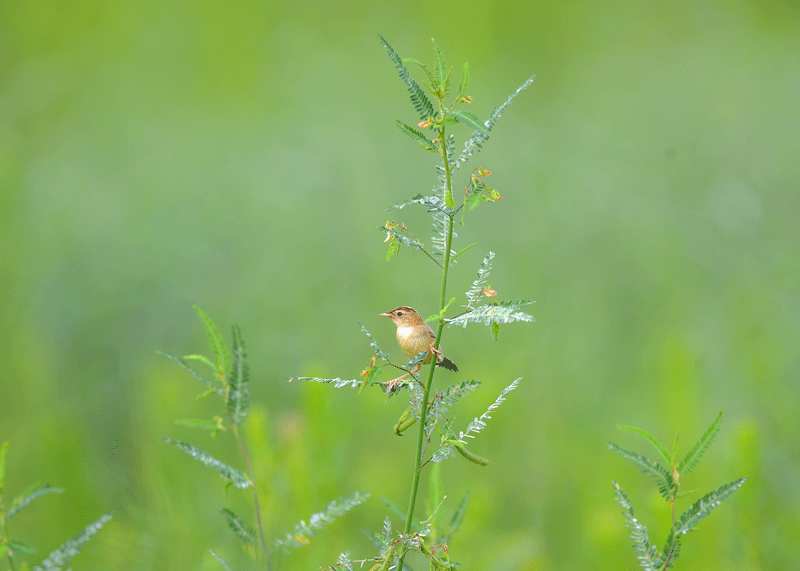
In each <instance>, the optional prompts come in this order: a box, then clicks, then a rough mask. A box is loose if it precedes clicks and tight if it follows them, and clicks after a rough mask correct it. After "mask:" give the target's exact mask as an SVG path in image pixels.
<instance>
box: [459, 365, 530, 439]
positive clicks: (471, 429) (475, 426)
mask: <svg viewBox="0 0 800 571" xmlns="http://www.w3.org/2000/svg"><path fill="white" fill-rule="evenodd" d="M521 380H522V377H518V378H517V379H515V380H514V382H512V383H511V384H510V385H508V386H507V387H506V388H504V389H503V391H502V392H501V393H500V396H498V397H497V399H496V400H495V401H494V402H493V403H492V404H491V405H490V406H489V408H488V409H487V410H486V412H484V413H483V414H482V415H480V417H478V418H476V419H475V420H473V421H472V422H470V423H469V424H468V425H467V429H466V430H465V431H464V432H461V433H459V435H458V441H459V442H460V443H461V444H466V442H465V441H464V439H465V438H475V436H474V434H477V433H478V432H480V431H481V430H483V428H484V427H485V426H486V422H485V421H486V420H489V419H491V418H492V412H493V411H494V410H495V409H497V408H498V407H499V406H500V405H501V404H503V402H504V401H505V400H506V395H507V394H508V393H510V392H511V391H513V390H514V389H516V388H517V386H518V385H519V382H520V381H521Z"/></svg>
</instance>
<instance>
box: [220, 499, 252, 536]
mask: <svg viewBox="0 0 800 571" xmlns="http://www.w3.org/2000/svg"><path fill="white" fill-rule="evenodd" d="M217 509H218V510H219V511H220V513H221V514H222V515H223V517H224V518H225V521H226V522H227V523H228V527H229V528H230V529H231V531H232V532H233V533H234V535H236V537H238V538H239V539H241V540H242V543H244V544H250V545H256V531H255V529H253V528H252V527H250V526H249V525H247V524H246V523H245V521H244V520H243V519H242V518H241V517H239V516H238V515H236V514H235V513H233V512H232V511H231V510H229V509H228V508H223V507H217Z"/></svg>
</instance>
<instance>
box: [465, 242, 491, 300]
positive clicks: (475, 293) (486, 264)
mask: <svg viewBox="0 0 800 571" xmlns="http://www.w3.org/2000/svg"><path fill="white" fill-rule="evenodd" d="M493 259H494V252H491V251H490V252H489V253H488V254H486V257H484V258H483V261H481V267H479V268H478V278H477V279H476V280H475V281H474V282H472V287H470V288H469V290H467V309H470V308H471V307H472V306H473V305H474V304H475V302H477V301H478V300H479V299H480V298H481V296H483V288H484V287H486V282H487V281H488V280H489V274H490V273H491V272H492V260H493Z"/></svg>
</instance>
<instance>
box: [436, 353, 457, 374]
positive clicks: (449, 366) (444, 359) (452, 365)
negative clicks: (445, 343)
mask: <svg viewBox="0 0 800 571" xmlns="http://www.w3.org/2000/svg"><path fill="white" fill-rule="evenodd" d="M436 365H437V366H439V367H444V368H445V369H450V370H451V371H458V367H457V366H456V364H455V363H453V362H452V361H451V360H450V359H448V358H447V357H445V356H442V360H441V361H438V362H437V363H436Z"/></svg>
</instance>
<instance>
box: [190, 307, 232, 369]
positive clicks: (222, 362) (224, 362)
mask: <svg viewBox="0 0 800 571" xmlns="http://www.w3.org/2000/svg"><path fill="white" fill-rule="evenodd" d="M192 309H194V310H195V312H197V315H199V316H200V319H201V321H202V322H203V326H204V327H205V330H206V335H207V336H208V344H209V345H210V346H211V352H212V353H213V354H214V365H215V373H216V375H217V378H218V379H223V378H225V374H226V373H227V372H228V371H230V370H231V355H230V353H229V352H228V346H227V344H226V343H225V339H223V337H222V335H221V334H220V332H219V329H217V326H216V325H215V324H214V322H213V321H211V318H210V317H209V316H208V315H207V314H206V313H205V312H204V311H203V310H202V309H200V308H199V307H197V306H196V305H193V306H192ZM203 360H204V361H205V362H206V363H208V362H209V361H208V360H207V359H203Z"/></svg>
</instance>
